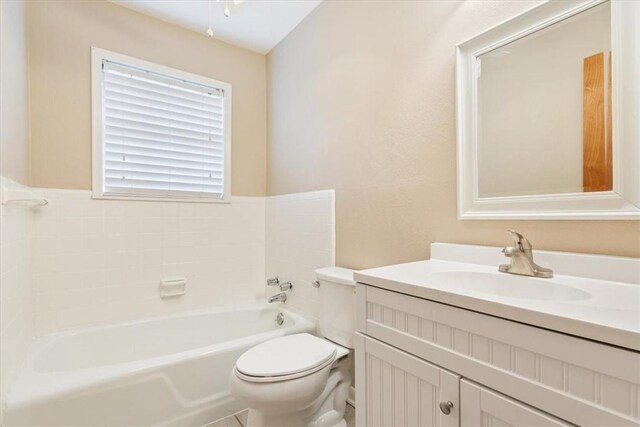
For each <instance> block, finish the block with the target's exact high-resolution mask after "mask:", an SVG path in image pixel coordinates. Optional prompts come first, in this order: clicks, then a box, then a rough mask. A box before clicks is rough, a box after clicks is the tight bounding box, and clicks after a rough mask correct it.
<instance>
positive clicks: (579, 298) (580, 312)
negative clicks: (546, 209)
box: [354, 243, 640, 351]
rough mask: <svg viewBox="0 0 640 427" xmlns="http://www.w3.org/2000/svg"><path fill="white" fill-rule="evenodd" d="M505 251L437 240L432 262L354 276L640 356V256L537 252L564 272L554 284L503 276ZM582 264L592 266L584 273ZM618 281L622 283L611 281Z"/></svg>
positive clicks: (559, 272)
mask: <svg viewBox="0 0 640 427" xmlns="http://www.w3.org/2000/svg"><path fill="white" fill-rule="evenodd" d="M500 249H501V248H489V247H479V246H466V245H449V244H441V243H435V244H433V245H432V259H431V260H429V261H418V262H412V263H407V264H399V265H392V266H388V267H381V268H374V269H369V270H362V271H358V272H356V273H355V274H354V278H355V280H356V281H358V282H361V283H366V284H368V285H371V286H376V287H379V288H383V289H387V290H390V291H395V292H401V293H404V294H408V295H413V296H416V297H420V298H425V299H429V300H432V301H437V302H441V303H444V304H449V305H453V306H457V307H461V308H466V309H469V310H474V311H477V312H481V313H486V314H490V315H493V316H498V317H502V318H506V319H510V320H514V321H517V322H521V323H526V324H530V325H534V326H539V327H542V328H547V329H551V330H555V331H559V332H563V333H567V334H571V335H576V336H579V337H583V338H588V339H592V340H596V341H601V342H605V343H609V344H612V345H617V346H620V347H625V348H628V349H632V350H635V351H640V259H636V258H621V257H608V256H596V255H579V254H566V253H558V252H542V251H541V252H536V251H535V250H534V257H535V259H536V262H539V263H540V264H543V265H545V266H547V267H551V268H554V267H555V266H556V265H555V264H557V267H558V268H554V270H555V275H554V277H553V278H552V279H539V278H530V277H523V276H516V275H512V274H505V273H498V271H497V269H498V264H500V263H507V262H508V260H506V258H503V257H502V256H501V254H500ZM452 259H456V260H457V261H452ZM471 260H473V261H476V262H478V263H477V264H476V263H472V262H469V261H471ZM540 261H542V262H540ZM582 265H587V266H589V268H583V269H581V266H582ZM594 266H595V267H597V269H594ZM576 270H580V271H582V270H593V272H592V271H588V273H589V274H590V275H591V276H596V278H593V277H579V276H577V275H575V274H580V273H576ZM563 273H571V274H573V275H567V274H563ZM611 278H613V279H616V280H607V279H611Z"/></svg>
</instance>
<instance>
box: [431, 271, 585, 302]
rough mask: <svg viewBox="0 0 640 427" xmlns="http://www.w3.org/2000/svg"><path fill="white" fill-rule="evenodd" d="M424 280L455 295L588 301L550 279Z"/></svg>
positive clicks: (466, 276)
mask: <svg viewBox="0 0 640 427" xmlns="http://www.w3.org/2000/svg"><path fill="white" fill-rule="evenodd" d="M427 280H428V282H429V283H431V284H433V285H436V286H438V287H439V288H445V289H451V290H452V291H456V292H459V291H462V292H474V293H482V294H490V295H494V296H501V297H507V298H519V299H527V300H541V301H550V300H553V301H576V300H585V299H589V298H591V294H589V293H588V292H585V291H583V290H581V289H577V288H573V287H571V286H567V285H563V284H561V283H558V282H555V281H554V280H553V279H540V278H534V277H526V276H517V275H513V274H505V273H482V272H469V271H443V272H437V273H431V274H429V276H428V277H427Z"/></svg>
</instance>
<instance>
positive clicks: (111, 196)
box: [91, 192, 231, 204]
mask: <svg viewBox="0 0 640 427" xmlns="http://www.w3.org/2000/svg"><path fill="white" fill-rule="evenodd" d="M91 198H92V199H95V200H128V201H130V202H168V203H221V204H231V200H229V199H230V197H226V198H224V199H214V198H210V199H208V198H198V197H153V196H124V195H117V194H96V193H95V192H94V193H92V194H91Z"/></svg>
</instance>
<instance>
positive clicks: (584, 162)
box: [456, 0, 640, 219]
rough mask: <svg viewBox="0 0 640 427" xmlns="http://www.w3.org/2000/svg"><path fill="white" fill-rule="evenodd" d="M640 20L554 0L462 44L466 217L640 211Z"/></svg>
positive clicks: (612, 0) (607, 4)
mask: <svg viewBox="0 0 640 427" xmlns="http://www.w3.org/2000/svg"><path fill="white" fill-rule="evenodd" d="M638 22H640V2H630V1H624V0H550V1H548V2H546V3H543V4H541V5H540V6H537V7H535V8H533V9H531V10H529V11H527V12H525V13H523V14H521V15H519V16H517V17H515V18H513V19H510V20H508V21H506V22H504V23H502V24H500V25H498V26H496V27H493V28H491V29H489V30H488V31H485V32H484V33H482V34H480V35H478V36H475V37H473V38H471V39H470V40H467V41H465V42H463V43H461V44H459V45H458V46H457V53H456V60H457V63H456V89H457V93H456V98H457V99H456V102H457V149H458V153H457V161H458V217H459V218H460V219H640V54H639V53H638V52H640V26H639V25H638V24H637V23H638Z"/></svg>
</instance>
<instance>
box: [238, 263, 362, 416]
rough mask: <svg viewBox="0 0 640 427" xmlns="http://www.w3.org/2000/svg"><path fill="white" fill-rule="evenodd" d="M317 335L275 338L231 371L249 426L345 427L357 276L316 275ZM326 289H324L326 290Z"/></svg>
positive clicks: (339, 271) (330, 271) (334, 270)
mask: <svg viewBox="0 0 640 427" xmlns="http://www.w3.org/2000/svg"><path fill="white" fill-rule="evenodd" d="M316 274H317V276H318V279H319V282H320V288H319V296H320V301H319V310H320V315H319V325H318V326H319V332H320V334H321V335H322V337H318V336H314V335H310V334H306V333H305V334H295V335H288V336H283V337H279V338H274V339H272V340H269V341H267V342H264V343H262V344H259V345H257V346H255V347H253V348H251V349H249V350H248V351H246V352H245V353H244V354H243V355H242V356H240V358H239V359H238V361H237V362H236V365H235V367H234V369H233V371H232V372H231V378H230V387H231V393H232V394H233V396H234V397H235V398H236V399H238V400H240V401H241V402H243V403H245V404H246V405H247V406H248V407H249V415H248V419H247V424H248V426H249V427H263V426H273V427H275V426H278V427H286V426H291V427H303V426H308V427H344V426H346V422H345V420H344V412H345V408H346V401H347V397H348V395H349V389H350V387H351V383H352V381H351V377H352V372H351V369H350V367H351V364H352V363H351V360H350V358H351V350H350V349H352V348H353V333H354V331H355V328H354V320H355V282H353V279H352V277H353V271H352V270H348V269H343V268H339V267H331V268H326V269H319V270H316ZM323 288H324V289H323Z"/></svg>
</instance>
